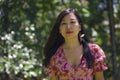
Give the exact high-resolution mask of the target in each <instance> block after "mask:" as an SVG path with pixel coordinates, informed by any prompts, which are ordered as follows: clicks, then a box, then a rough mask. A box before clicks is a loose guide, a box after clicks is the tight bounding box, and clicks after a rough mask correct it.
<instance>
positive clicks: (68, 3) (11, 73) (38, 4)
mask: <svg viewBox="0 0 120 80" xmlns="http://www.w3.org/2000/svg"><path fill="white" fill-rule="evenodd" d="M68 7H72V8H75V9H76V10H77V11H78V12H79V14H80V15H81V18H82V20H83V23H84V27H85V29H86V32H87V35H88V37H89V39H90V40H91V41H92V42H94V43H97V44H98V45H100V46H101V48H102V49H103V50H104V52H105V54H106V63H107V65H108V67H109V69H108V70H106V71H105V72H104V75H105V80H119V79H120V0H0V80H42V79H43V78H44V79H47V80H49V77H48V76H46V75H45V73H44V66H43V65H42V60H43V58H44V55H43V47H44V45H45V43H46V41H47V39H48V36H49V33H50V30H51V28H52V26H53V24H54V23H55V20H56V17H57V16H58V14H59V13H60V12H61V11H62V10H64V9H66V8H68Z"/></svg>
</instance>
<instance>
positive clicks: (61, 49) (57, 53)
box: [51, 46, 63, 62]
mask: <svg viewBox="0 0 120 80" xmlns="http://www.w3.org/2000/svg"><path fill="white" fill-rule="evenodd" d="M62 53H63V48H62V47H61V46H60V47H58V49H57V50H56V52H55V54H54V55H53V56H52V57H51V62H56V61H57V60H58V59H59V58H60V57H61V56H62Z"/></svg>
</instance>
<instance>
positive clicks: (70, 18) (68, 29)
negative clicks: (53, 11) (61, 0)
mask: <svg viewBox="0 0 120 80" xmlns="http://www.w3.org/2000/svg"><path fill="white" fill-rule="evenodd" d="M59 30H60V33H61V35H62V36H63V37H64V39H65V40H66V39H75V38H78V33H79V31H80V30H81V26H80V24H79V22H78V20H77V18H76V16H75V15H74V14H73V13H72V12H71V13H69V14H67V15H66V16H65V17H64V18H63V19H62V21H61V23H60V28H59Z"/></svg>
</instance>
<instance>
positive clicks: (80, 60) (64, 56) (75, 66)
mask: <svg viewBox="0 0 120 80" xmlns="http://www.w3.org/2000/svg"><path fill="white" fill-rule="evenodd" d="M61 49H62V54H63V58H64V59H65V62H66V63H67V64H68V65H69V66H70V67H71V68H73V69H76V68H78V67H79V66H80V65H81V63H82V60H83V58H84V55H83V54H82V55H81V58H80V59H79V63H78V64H76V65H74V66H73V65H71V64H70V63H69V61H68V60H67V58H66V55H65V52H64V49H63V46H61Z"/></svg>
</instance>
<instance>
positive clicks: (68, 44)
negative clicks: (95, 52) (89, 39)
mask: <svg viewBox="0 0 120 80" xmlns="http://www.w3.org/2000/svg"><path fill="white" fill-rule="evenodd" d="M79 46H80V42H79V40H78V39H77V38H75V39H67V40H65V44H64V47H65V48H67V49H74V48H77V47H79Z"/></svg>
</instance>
